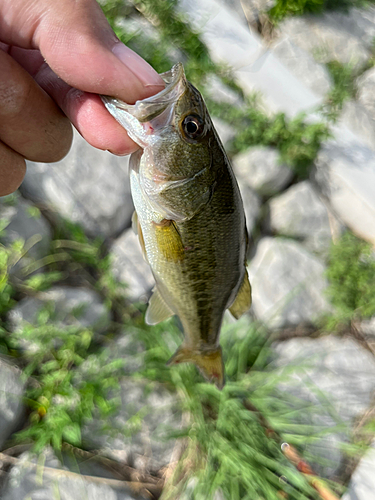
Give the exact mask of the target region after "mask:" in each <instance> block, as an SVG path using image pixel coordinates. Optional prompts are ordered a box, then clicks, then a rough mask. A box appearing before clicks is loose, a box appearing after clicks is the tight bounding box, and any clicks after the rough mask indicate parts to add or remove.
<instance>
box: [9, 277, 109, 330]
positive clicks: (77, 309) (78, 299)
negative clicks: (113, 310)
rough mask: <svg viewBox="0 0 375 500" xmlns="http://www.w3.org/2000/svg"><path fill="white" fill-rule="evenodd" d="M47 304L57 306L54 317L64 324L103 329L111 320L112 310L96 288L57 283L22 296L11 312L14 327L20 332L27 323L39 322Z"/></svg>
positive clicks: (57, 323) (54, 307) (62, 326)
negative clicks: (35, 293) (110, 310)
mask: <svg viewBox="0 0 375 500" xmlns="http://www.w3.org/2000/svg"><path fill="white" fill-rule="evenodd" d="M47 305H50V306H51V307H52V309H53V312H52V316H51V321H52V322H53V323H54V324H55V325H58V326H60V327H61V328H64V327H66V326H80V327H83V328H90V327H93V328H94V330H95V331H96V332H103V331H105V330H106V329H107V328H108V326H109V324H110V321H111V316H110V313H109V311H108V310H107V308H106V307H105V305H104V304H103V301H102V300H101V298H100V296H99V295H98V293H97V292H95V291H94V290H89V289H86V288H72V287H68V286H55V287H52V288H51V289H50V290H48V291H47V292H39V293H38V294H37V295H36V296H34V297H26V298H24V299H22V300H20V302H18V303H17V305H16V306H15V307H14V308H13V309H12V310H11V311H10V312H9V314H8V319H9V321H10V323H11V325H12V329H13V330H14V331H17V332H18V331H21V330H22V327H23V325H24V324H25V323H30V324H34V325H36V324H37V318H38V313H39V312H40V310H41V309H42V308H43V307H46V306H47Z"/></svg>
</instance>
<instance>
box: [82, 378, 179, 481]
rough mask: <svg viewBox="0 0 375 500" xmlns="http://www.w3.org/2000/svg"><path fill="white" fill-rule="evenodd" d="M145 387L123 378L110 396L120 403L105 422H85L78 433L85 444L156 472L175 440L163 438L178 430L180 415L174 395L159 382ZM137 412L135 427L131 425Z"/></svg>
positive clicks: (96, 419) (166, 463) (167, 462)
mask: <svg viewBox="0 0 375 500" xmlns="http://www.w3.org/2000/svg"><path fill="white" fill-rule="evenodd" d="M147 387H150V386H149V384H147V383H146V382H144V381H141V380H137V381H135V380H133V379H131V378H129V379H128V378H124V379H123V380H122V381H121V387H120V389H119V390H117V389H113V395H114V397H117V398H119V399H120V402H121V404H120V408H119V409H118V411H117V412H116V413H115V414H113V415H111V416H109V417H107V418H106V420H105V421H100V419H98V418H95V419H94V420H91V421H87V422H86V423H85V424H84V426H83V429H82V436H83V439H84V441H85V443H87V445H88V446H89V447H91V448H94V449H98V448H100V449H102V450H103V452H104V453H105V454H107V455H108V456H111V457H112V456H113V457H115V456H118V457H122V458H123V460H125V461H126V463H129V464H134V467H136V468H140V469H146V470H153V471H157V470H159V469H160V468H161V467H163V466H165V465H168V464H169V462H170V460H171V456H172V452H173V449H174V446H175V440H174V439H166V437H167V436H168V433H169V432H171V431H173V430H174V431H176V430H178V429H180V426H181V414H180V412H179V411H178V409H177V408H178V407H177V400H176V397H175V396H174V395H173V394H172V393H170V392H169V391H167V390H166V389H165V388H164V387H163V386H162V385H161V384H156V383H153V384H152V390H147ZM137 414H138V415H139V417H140V422H139V426H138V425H136V426H135V425H134V418H135V416H136V415H137ZM132 418H133V421H132V420H131V419H132ZM103 427H104V429H103ZM129 431H130V432H129Z"/></svg>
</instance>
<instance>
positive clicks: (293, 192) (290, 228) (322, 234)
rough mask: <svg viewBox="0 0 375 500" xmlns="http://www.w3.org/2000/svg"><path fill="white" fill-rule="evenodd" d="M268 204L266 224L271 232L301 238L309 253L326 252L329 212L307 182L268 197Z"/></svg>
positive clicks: (329, 243)
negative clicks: (267, 223) (267, 220)
mask: <svg viewBox="0 0 375 500" xmlns="http://www.w3.org/2000/svg"><path fill="white" fill-rule="evenodd" d="M268 206H269V226H270V229H271V230H272V231H273V232H275V233H278V234H279V235H282V236H289V237H293V238H296V239H298V240H301V241H302V242H303V244H304V246H305V247H306V248H307V249H308V250H311V251H313V252H316V253H320V254H323V255H324V254H326V253H327V251H328V249H329V247H330V245H331V243H332V231H331V223H330V219H331V220H332V218H333V215H332V214H330V213H329V211H328V209H327V207H326V206H325V204H324V203H323V202H322V201H321V199H320V197H319V195H318V193H317V192H316V190H315V189H314V187H313V186H312V184H311V182H310V181H303V182H299V183H298V184H295V185H293V186H291V187H290V188H289V189H288V190H286V191H284V193H282V194H280V195H278V196H275V197H274V198H271V199H270V200H269V202H268Z"/></svg>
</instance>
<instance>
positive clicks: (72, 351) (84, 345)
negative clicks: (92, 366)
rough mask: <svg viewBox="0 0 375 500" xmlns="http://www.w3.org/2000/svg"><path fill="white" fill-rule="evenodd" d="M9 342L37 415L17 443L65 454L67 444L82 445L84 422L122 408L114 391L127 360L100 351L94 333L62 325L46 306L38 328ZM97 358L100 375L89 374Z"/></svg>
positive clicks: (27, 397) (14, 334)
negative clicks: (112, 390) (58, 323)
mask: <svg viewBox="0 0 375 500" xmlns="http://www.w3.org/2000/svg"><path fill="white" fill-rule="evenodd" d="M8 342H9V345H10V347H11V349H12V350H13V352H18V363H20V364H21V365H22V366H23V377H24V378H25V379H26V380H28V381H29V383H28V387H27V389H26V393H25V402H26V403H27V405H28V406H29V408H30V409H31V410H32V411H31V413H30V417H29V425H28V426H27V427H26V428H25V429H23V430H22V431H20V432H19V433H18V434H17V435H16V440H17V441H19V442H20V441H25V440H32V441H33V442H34V450H35V451H41V450H42V449H43V448H44V447H45V446H46V445H47V444H50V445H52V446H53V447H54V448H55V449H56V450H60V449H61V445H62V442H63V441H65V442H68V443H70V444H72V445H75V446H80V445H81V444H82V442H81V426H82V424H83V422H84V421H85V420H88V419H92V417H93V413H94V412H96V413H97V414H98V416H101V417H107V416H108V415H109V414H110V413H112V412H113V411H114V410H115V409H116V408H117V404H118V401H116V400H115V399H111V397H110V390H111V389H113V388H115V387H117V385H118V383H119V377H120V376H121V373H122V372H121V368H122V366H123V361H122V360H121V359H113V360H111V359H108V355H107V353H106V351H105V350H103V349H101V350H100V349H99V350H98V349H97V348H96V349H95V347H93V332H92V330H90V329H87V328H82V327H73V326H66V327H63V326H58V325H57V324H55V323H54V322H53V308H51V307H50V306H48V305H47V306H46V307H45V308H43V309H41V310H40V311H39V313H38V318H37V320H36V322H35V324H33V325H32V324H24V325H23V326H22V328H20V329H18V330H17V331H14V332H12V335H11V336H10V339H9V341H8ZM93 348H94V351H95V355H93V354H92V349H93ZM92 356H94V358H95V361H94V362H95V363H96V370H91V371H90V372H89V373H88V372H87V369H86V370H83V368H84V366H85V364H87V363H90V357H92Z"/></svg>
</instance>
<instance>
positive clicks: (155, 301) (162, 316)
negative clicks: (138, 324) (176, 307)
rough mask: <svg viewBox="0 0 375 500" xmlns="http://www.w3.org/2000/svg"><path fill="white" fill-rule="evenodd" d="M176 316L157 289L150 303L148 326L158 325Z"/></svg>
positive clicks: (146, 318)
mask: <svg viewBox="0 0 375 500" xmlns="http://www.w3.org/2000/svg"><path fill="white" fill-rule="evenodd" d="M173 315H174V312H173V311H172V310H171V308H170V307H169V306H168V304H167V303H166V302H165V300H164V299H163V297H162V296H161V295H160V292H159V290H158V289H157V287H155V288H154V293H153V294H152V295H151V298H150V300H149V302H148V308H147V311H146V317H145V321H146V323H147V324H148V325H157V324H158V323H160V322H161V321H164V320H166V319H168V318H170V317H171V316H173Z"/></svg>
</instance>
